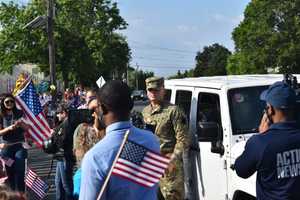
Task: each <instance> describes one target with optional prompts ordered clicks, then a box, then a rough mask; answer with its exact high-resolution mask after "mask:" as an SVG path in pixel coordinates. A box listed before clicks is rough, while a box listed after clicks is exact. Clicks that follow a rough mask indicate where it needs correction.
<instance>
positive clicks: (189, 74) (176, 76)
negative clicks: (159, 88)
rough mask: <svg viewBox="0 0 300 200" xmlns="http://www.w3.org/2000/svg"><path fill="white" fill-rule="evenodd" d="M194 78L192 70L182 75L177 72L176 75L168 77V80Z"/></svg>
mask: <svg viewBox="0 0 300 200" xmlns="http://www.w3.org/2000/svg"><path fill="white" fill-rule="evenodd" d="M193 76H194V70H193V69H191V70H185V71H184V72H183V73H182V72H181V71H180V70H178V71H177V74H176V75H173V76H170V77H168V79H176V78H187V77H193Z"/></svg>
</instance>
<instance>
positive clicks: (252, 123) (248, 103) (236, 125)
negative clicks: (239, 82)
mask: <svg viewBox="0 0 300 200" xmlns="http://www.w3.org/2000/svg"><path fill="white" fill-rule="evenodd" d="M267 87H268V86H255V87H246V88H236V89H231V90H229V92H228V98H229V99H228V101H229V109H230V118H231V125H232V130H233V134H234V135H237V134H246V133H254V132H257V129H258V126H259V123H260V120H261V117H262V114H263V109H264V107H265V102H264V101H261V100H260V98H259V97H260V94H261V92H262V91H263V90H265V89H267Z"/></svg>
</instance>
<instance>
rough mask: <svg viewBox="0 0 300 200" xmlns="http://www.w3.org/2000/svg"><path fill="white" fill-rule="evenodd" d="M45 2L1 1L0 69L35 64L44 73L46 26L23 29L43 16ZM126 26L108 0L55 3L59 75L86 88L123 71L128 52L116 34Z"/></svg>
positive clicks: (46, 64)
mask: <svg viewBox="0 0 300 200" xmlns="http://www.w3.org/2000/svg"><path fill="white" fill-rule="evenodd" d="M46 2H47V1H45V0H32V1H31V3H29V4H28V5H26V6H20V5H18V4H14V3H13V2H10V3H1V6H0V27H1V29H0V70H1V71H10V70H11V69H12V66H13V65H15V64H19V63H35V64H38V65H39V66H40V68H41V69H42V71H44V72H46V73H49V67H48V39H47V30H46V26H44V27H41V28H37V29H34V30H30V29H23V27H24V25H25V24H26V23H28V22H29V21H31V20H33V19H34V18H35V17H37V16H45V15H46ZM126 26H127V24H126V22H125V21H124V19H123V18H122V17H121V16H120V15H119V9H118V8H117V4H116V3H111V1H110V0H80V1H74V0H56V5H55V25H54V38H55V39H54V40H55V49H56V54H55V56H56V67H57V73H58V77H60V78H61V79H62V80H64V81H65V82H67V81H68V80H78V81H79V82H80V83H82V84H84V85H89V84H91V83H93V82H95V81H96V80H97V78H98V77H99V76H100V75H102V76H103V77H105V78H106V79H109V78H111V76H112V74H114V75H115V77H117V78H120V76H121V75H122V74H123V73H124V72H126V69H127V65H128V62H129V60H130V49H129V47H128V44H127V42H126V40H125V38H124V37H123V36H121V35H120V34H118V33H116V31H117V30H120V29H124V28H126Z"/></svg>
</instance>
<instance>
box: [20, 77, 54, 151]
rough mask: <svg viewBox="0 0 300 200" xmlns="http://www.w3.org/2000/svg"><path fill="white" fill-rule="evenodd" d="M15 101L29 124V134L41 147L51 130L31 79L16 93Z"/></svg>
mask: <svg viewBox="0 0 300 200" xmlns="http://www.w3.org/2000/svg"><path fill="white" fill-rule="evenodd" d="M16 103H17V105H18V106H19V107H20V108H21V109H22V110H23V112H24V113H25V119H26V121H27V123H29V125H30V128H29V130H28V133H29V135H30V136H31V138H32V140H33V141H34V142H35V143H36V144H37V145H38V146H39V147H41V146H42V144H43V141H45V140H47V139H49V137H50V136H51V131H50V127H49V124H48V122H47V120H46V116H45V114H44V113H43V110H42V106H41V102H40V100H39V97H38V95H37V93H36V90H35V88H34V85H33V82H32V80H30V81H28V83H27V85H26V86H25V87H24V88H23V89H22V90H20V91H19V92H18V93H17V95H16Z"/></svg>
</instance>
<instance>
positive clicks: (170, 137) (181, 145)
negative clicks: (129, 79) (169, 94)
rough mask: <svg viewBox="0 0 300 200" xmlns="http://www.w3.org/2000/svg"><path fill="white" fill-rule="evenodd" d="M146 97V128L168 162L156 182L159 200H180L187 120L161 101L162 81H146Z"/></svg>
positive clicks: (162, 92) (181, 195)
mask: <svg viewBox="0 0 300 200" xmlns="http://www.w3.org/2000/svg"><path fill="white" fill-rule="evenodd" d="M146 87H147V95H148V98H149V100H150V105H148V106H146V107H145V108H144V110H143V112H142V114H143V118H144V121H145V123H146V128H147V129H149V130H151V131H152V132H153V133H155V134H156V135H157V136H158V137H159V139H160V150H161V153H162V154H164V155H165V156H167V157H169V158H171V162H170V164H169V167H168V169H167V170H166V173H165V176H164V177H163V178H162V179H161V181H160V191H161V193H162V196H163V197H161V194H160V195H159V199H165V200H177V199H178V200H182V199H184V173H183V161H182V153H183V151H184V150H187V149H188V147H189V144H190V137H189V135H188V126H187V119H186V116H185V114H184V112H183V111H182V110H181V109H180V108H179V107H177V106H176V105H173V104H171V103H169V102H166V101H164V94H165V89H164V79H163V78H160V77H151V78H148V79H146Z"/></svg>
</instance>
